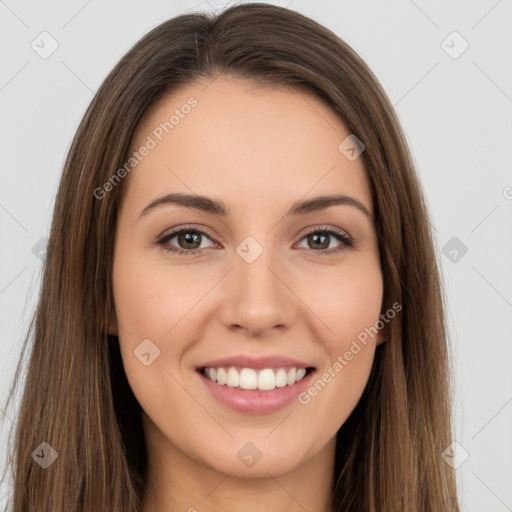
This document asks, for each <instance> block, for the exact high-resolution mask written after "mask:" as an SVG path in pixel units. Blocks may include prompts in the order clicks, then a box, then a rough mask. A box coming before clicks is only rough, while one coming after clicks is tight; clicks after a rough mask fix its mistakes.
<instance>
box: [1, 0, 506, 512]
mask: <svg viewBox="0 0 512 512" xmlns="http://www.w3.org/2000/svg"><path fill="white" fill-rule="evenodd" d="M271 3H275V4H277V5H282V6H288V7H290V8H291V9H294V10H296V11H298V12H301V13H303V14H305V15H308V16H310V17H312V18H313V19H315V20H317V21H319V22H320V23H322V24H323V25H325V26H327V27H328V28H330V29H331V30H333V31H334V32H335V33H336V34H338V35H339V36H340V37H341V38H342V39H344V40H345V41H346V42H347V43H348V44H349V45H351V46H352V47H353V48H354V49H355V50H356V51H357V52H358V53H359V55H360V56H361V57H362V58H363V59H364V60H365V61H366V62H367V63H368V65H369V66H370V68H371V69H372V70H373V71H374V73H375V74H376V76H377V77H378V79H379V80H380V82H381V83H382V85H383V86H384V89H385V90H386V91H387V93H388V95H389V97H390V98H391V101H392V103H393V104H394V106H395V108H396V110H397V113H398V115H399V117H400V120H401V122H402V125H403V128H404V130H405V132H406V134H407V138H408V141H409V143H410V146H411V150H412V153H413V156H414V158H415V162H416V164H417V166H418V169H419V172H420V176H421V180H422V183H423V186H424V190H425V194H426V198H427V201H428V205H429V208H430V211H431V215H432V219H433V222H434V226H435V236H436V245H437V249H438V254H439V262H440V265H441V270H442V272H443V277H444V282H445V286H446V293H447V296H448V310H447V313H448V322H449V329H450V338H451V346H452V353H453V358H454V401H455V410H454V423H455V428H456V432H455V439H456V440H457V442H458V443H459V445H460V446H458V447H457V449H456V457H455V461H456V462H455V463H456V464H457V465H458V468H457V473H458V475H459V485H460V488H461V495H462V497H463V500H464V503H463V510H466V511H471V512H476V511H485V512H502V511H507V510H509V511H510V510H512V485H511V483H512V436H511V432H512V428H511V427H512V372H511V368H512V366H511V363H512V344H511V334H510V333H511V332H512V329H511V328H512V321H511V320H512V314H511V313H512V278H511V277H512V276H511V274H512V269H511V264H510V263H511V262H512V258H511V255H512V237H511V233H512V229H511V228H512V226H511V224H512V215H511V210H512V175H511V174H512V173H511V161H512V149H511V148H512V122H511V119H512V116H511V113H512V65H511V64H512V59H511V56H512V30H511V28H512V27H511V22H512V4H511V2H510V0H500V1H495V0H492V1H487V0H485V1H483V0H482V1H464V2H462V1H451V2H446V1H430V2H427V1H425V0H423V1H420V0H417V1H412V0H401V1H398V0H394V1H388V2H377V1H375V2H370V1H341V2H334V1H318V0H317V1H315V2H314V3H313V2H306V1H303V0H292V1H291V2H290V1H289V0H286V2H271ZM223 6H224V4H223V3H220V2H214V1H212V0H209V1H208V2H206V1H203V2H173V1H142V0H138V1H136V0H131V1H123V2H120V1H110V2H107V1H103V2H99V1H98V0H89V1H87V0H80V1H66V2H64V1H60V2H55V1H54V2H49V1H47V2H44V3H43V2H36V1H15V0H6V1H2V0H0V37H1V44H0V51H1V58H0V59H1V60H0V61H1V63H2V66H1V69H0V108H1V116H2V122H1V124H0V131H1V136H0V145H1V146H0V159H1V166H0V172H1V177H0V179H1V181H0V183H1V187H0V244H1V253H0V256H1V264H0V325H1V328H2V331H1V338H0V399H1V400H2V405H3V403H4V400H5V398H6V396H7V390H8V385H9V383H10V381H11V378H12V376H13V371H14V367H15V363H16V361H17V357H18V355H19V349H20V347H21V341H22V338H23V335H24V334H25V331H26V328H27V326H28V320H29V318H30V315H31V313H32V311H33V308H34V306H35V300H36V298H37V294H38V290H39V284H40V269H41V260H40V258H41V257H42V256H43V255H44V240H43V241H42V242H41V239H44V237H45V236H46V235H47V234H48V232H49V227H50V218H51V212H52V208H53V202H54V199H55V193H56V187H57V184H58V181H59V177H60V173H61V170H62V166H63V162H64V158H65V155H66V152H67V150H68V148H69V145H70V142H71V139H72V136H73V134H74V132H75V130H76V128H77V125H78V122H79V120H80V119H81V117H82V115H83V113H84V110H85V108H86V106H87V105H88V103H89V102H90V100H91V99H92V96H93V92H94V91H95V90H96V89H97V88H98V86H99V85H100V83H101V82H102V80H103V79H104V78H105V76H106V75H107V73H108V72H109V71H110V69H111V68H112V67H113V66H114V64H115V63H116V62H117V61H118V59H119V58H120V57H121V56H122V55H123V54H124V53H125V52H126V51H127V50H128V49H129V47H130V46H131V45H132V44H133V43H134V42H135V41H137V40H138V39H139V38H140V37H142V36H143V35H144V34H145V33H146V32H147V31H148V30H149V29H151V28H153V27H154V26H156V25H157V24H159V23H161V22H163V21H164V20H166V19H168V18H170V17H173V16H175V15H177V14H180V13H183V12H185V11H190V10H213V9H219V8H222V7H223ZM43 31H47V32H48V33H49V34H51V37H52V38H53V39H55V40H56V41H57V43H58V48H57V49H56V51H55V52H54V53H53V54H52V55H50V56H49V57H48V58H45V59H43V58H41V56H40V55H39V54H38V53H36V51H34V50H33V49H32V47H31V44H32V42H33V41H35V43H34V45H36V44H39V46H40V47H42V45H43V43H41V37H47V39H46V40H45V44H44V47H45V48H46V49H49V48H51V46H50V43H51V41H50V39H48V36H40V34H41V32H43ZM454 31H456V32H458V33H459V34H460V36H461V37H462V38H463V39H461V38H459V36H457V35H455V36H454V35H451V34H452V33H453V32H454ZM447 38H448V39H447ZM464 40H465V41H467V43H468V44H469V47H468V48H467V50H466V51H464V52H463V53H462V54H461V55H457V54H458V53H460V51H461V50H462V49H463V47H464V46H463V45H464ZM443 41H445V43H443ZM40 51H42V50H40ZM450 53H451V55H450ZM454 57H456V58H454ZM34 247H35V249H34ZM465 248H466V249H467V252H466V253H465V254H464V251H465V250H466V249H465ZM454 251H455V252H454ZM55 364H56V365H58V361H56V362H55ZM13 420H15V411H13V410H10V411H9V417H8V418H6V419H5V422H4V428H3V431H2V436H1V437H0V442H1V444H0V446H1V447H2V448H1V452H2V453H4V452H5V447H6V443H7V440H6V433H7V428H10V426H11V422H12V421H13ZM465 457H467V458H465ZM464 459H465V460H464ZM7 491H8V487H7V486H5V485H4V486H3V488H2V489H0V500H1V499H2V496H3V495H5V494H6V493H7ZM2 503H3V502H2V501H0V505H1V504H2ZM2 508H3V507H2Z"/></svg>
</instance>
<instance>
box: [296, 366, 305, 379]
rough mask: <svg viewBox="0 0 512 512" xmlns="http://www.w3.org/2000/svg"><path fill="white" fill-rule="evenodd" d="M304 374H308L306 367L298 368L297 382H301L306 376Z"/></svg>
mask: <svg viewBox="0 0 512 512" xmlns="http://www.w3.org/2000/svg"><path fill="white" fill-rule="evenodd" d="M304 375H306V369H305V368H299V369H298V370H297V375H296V376H295V382H299V380H302V379H303V378H304Z"/></svg>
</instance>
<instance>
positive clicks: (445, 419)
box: [7, 3, 459, 512]
mask: <svg viewBox="0 0 512 512" xmlns="http://www.w3.org/2000/svg"><path fill="white" fill-rule="evenodd" d="M218 75H229V76H233V77H237V78H241V79H246V80H251V81H254V82H255V83H258V84H263V85H267V86H276V87H289V88H293V89H297V90H301V91H307V92H310V93H313V94H314V95H315V96H316V97H317V98H320V99H321V100H323V101H324V102H326V103H327V104H328V105H329V106H330V107H331V108H332V110H333V111H335V112H336V113H337V114H338V115H339V117H340V119H341V120H342V121H343V122H344V123H345V125H346V126H347V127H348V129H349V130H350V132H351V133H353V134H355V135H356V136H357V137H358V138H359V139H360V140H361V141H363V142H364V145H365V151H364V152H363V153H362V154H361V156H360V157H361V158H363V161H364V164H365V167H366V171H367V175H368V178H369V182H370V185H371V192H372V197H373V205H374V212H375V228H376V231H377V236H378V240H379V250H380V258H381V268H382V273H383V278H384V298H383V307H382V311H386V310H388V309H390V308H391V307H392V305H393V304H395V303H399V304H401V305H402V310H401V311H400V313H399V314H397V315H396V316H395V317H394V318H393V319H392V320H391V321H390V322H389V326H388V327H389V336H388V339H387V341H386V342H385V343H383V344H382V345H379V346H378V348H377V351H376V355H375V360H374V366H373V369H372V373H371V376H370V379H369V382H368V384H367V386H366V389H365V391H364V394H363V396H362V398H361V400H360V402H359V403H358V405H357V407H356V408H355V409H354V411H353V412H352V414H351V415H350V417H349V418H348V419H347V421H346V422H345V423H344V424H343V426H342V427H341V428H340V430H339V432H338V434H337V444H336V464H335V474H334V483H335V488H334V493H333V497H332V503H333V509H334V510H335V511H344V512H349V511H354V512H355V511H358V512H361V511H363V512H364V511H367V512H370V511H371V512H376V511H379V512H386V511H388V512H396V511H406V512H432V511H441V510H442V511H448V510H450V511H458V510H459V506H458V504H457V496H456V485H455V477H454V471H453V469H452V468H451V467H450V466H449V465H448V464H446V463H445V462H444V460H443V459H442V457H441V453H442V452H443V450H444V449H445V448H446V447H447V446H448V445H449V444H450V442H451V440H452V439H451V418H450V382H449V375H450V374H449V353H448V350H447V339H446V330H445V317H444V301H445V296H444V290H443V288H442V282H441V280H440V275H439V270H438V263H437V261H436V252H435V250H434V241H433V238H432V227H431V224H430V221H429V218H428V212H427V208H426V205H425V202H424V199H423V194H422V190H421V186H420V182H419V179H418V177H417V174H416V171H415V168H414V164H413V161H412V158H411V155H410V152H409V149H408V147H407V143H406V140H405V137H404V135H403V132H402V129H401V127H400V123H399V121H398V118H397V117H396V114H395V112H394V110H393V107H392V105H391V103H390V101H389V99H388V98H387V96H386V94H385V92H384V91H383V89H382V87H381V86H380V84H379V82H378V80H377V78H376V77H375V76H374V75H373V74H372V72H371V71H370V69H369V68H368V67H367V65H366V64H365V63H364V62H363V61H362V59H361V58H360V57H359V56H358V55H357V54H356V53H355V52H354V51H353V50H352V49H351V48H350V47H349V46H348V45H347V44H346V43H345V42H343V41H342V40H341V39H340V38H338V37H337V36H336V35H335V34H333V33H332V32H330V31H329V30H327V29H326V28H324V27H323V26H321V25H319V24H318V23H316V22H314V21H313V20H311V19H309V18H307V17H305V16H303V15H301V14H299V13H297V12H294V11H292V10H289V9H286V8H282V7H277V6H274V5H268V4H262V3H249V4H242V5H235V6H233V7H231V8H228V9H226V10H224V11H223V12H221V13H219V14H218V15H216V16H213V15H208V14H203V13H192V14H185V15H181V16H178V17H175V18H173V19H170V20H168V21H166V22H164V23H162V24H161V25H159V26H157V27H156V28H155V29H153V30H152V31H150V32H149V33H148V34H147V35H145V36H144V37H143V38H142V39H141V40H140V41H139V42H137V43H136V44H135V45H134V46H133V47H132V48H131V49H130V51H128V53H126V55H125V56H124V57H123V58H122V59H121V60H120V62H119V63H118V64H117V65H116V66H115V68H114V69H113V70H112V71H111V72H110V74H109V75H108V76H107V78H106V79H105V80H104V82H103V84H102V85H101V86H100V88H99V90H98V91H97V93H96V95H95V97H94V99H93V100H92V102H91V104H90V106H89V107H88V109H87V111H86V113H85V115H84V118H83V120H82V122H81V123H80V126H79V128H78V130H77V133H76V135H75V137H74V140H73V142H72V145H71V147H70V150H69V153H68V156H67V159H66V162H65V166H64V170H63V174H62V178H61V181H60V185H59V189H58V193H57V198H56V203H55V210H54V214H53V221H52V227H51V232H50V235H49V242H48V247H47V254H46V261H45V264H44V269H43V279H42V286H41V291H40V297H39V302H38V306H37V310H36V312H35V314H34V317H33V319H32V322H31V324H30V326H29V328H28V333H27V336H26V339H25V343H24V350H23V353H22V357H21V358H20V361H19V363H18V367H17V369H16V373H15V379H14V381H13V385H12V387H11V390H10V391H11V392H10V395H9V400H8V402H7V403H9V401H10V400H11V398H12V396H13V393H14V390H15V389H16V387H17V383H18V381H19V377H20V372H21V367H22V360H23V354H24V352H25V348H26V347H27V343H28V342H29V340H32V342H33V344H32V346H31V349H32V350H31V354H30V359H29V364H28V368H27V369H26V380H25V383H24V388H23V395H22V397H21V405H20V409H19V415H18V422H17V425H16V429H15V440H14V443H13V450H12V454H9V459H8V462H9V464H12V465H13V468H12V477H13V489H12V506H13V509H12V510H13V512H29V511H42V510H44V511H47V512H61V511H66V512H72V511H77V512H97V511H117V512H137V511H140V507H141V498H142V494H143V492H144V489H145V485H146V477H147V454H146V448H145V444H144V442H143V431H142V426H141V419H140V415H141V410H140V406H139V404H138V403H137V400H136V399H135V397H134V395H133V394H132V392H131V389H130V387H129V385H128V382H127V379H126V375H125V373H124V370H123V366H122V362H121V357H120V353H119V347H118V341H117V338H116V337H115V336H109V335H108V334H107V332H108V326H109V322H110V320H111V319H112V318H114V319H115V309H114V301H113V293H112V281H111V276H112V264H113V248H114V247H113V244H114V238H115V237H114V234H115V229H116V212H117V207H118V204H119V201H120V198H121V197H122V196H121V194H122V191H123V186H124V185H125V181H126V180H124V181H121V182H120V183H119V184H118V185H116V186H113V187H112V190H110V191H109V192H108V194H106V195H105V197H104V198H102V199H98V198H97V193H96V194H95V190H97V189H98V187H102V186H103V184H105V183H106V182H108V180H109V179H110V178H111V177H112V176H113V175H114V174H116V171H118V169H119V168H121V167H122V166H123V164H124V163H125V162H126V160H127V158H128V151H129V147H130V143H131V140H132V136H133V133H134V130H135V128H136V127H137V125H138V123H139V122H140V120H141V118H142V116H143V115H144V113H145V112H146V111H147V110H148V109H149V108H150V107H151V106H152V105H154V104H155V102H156V101H157V100H158V99H159V98H161V97H162V96H163V95H165V94H168V93H172V92H173V91H175V90H177V89H178V88H182V87H185V86H187V85H190V84H192V83H194V82H195V81H197V80H204V79H207V80H208V79H214V78H215V77H216V76H218ZM340 142H341V141H340ZM135 172H136V171H135ZM43 442H45V443H48V445H50V446H51V447H52V448H53V449H54V450H55V452H56V453H57V454H58V460H57V463H54V464H52V465H51V466H49V467H48V468H47V469H42V468H41V467H40V465H38V464H36V463H35V462H34V459H33V456H32V455H33V452H34V450H36V448H38V447H40V445H41V443H43ZM45 446H46V445H45Z"/></svg>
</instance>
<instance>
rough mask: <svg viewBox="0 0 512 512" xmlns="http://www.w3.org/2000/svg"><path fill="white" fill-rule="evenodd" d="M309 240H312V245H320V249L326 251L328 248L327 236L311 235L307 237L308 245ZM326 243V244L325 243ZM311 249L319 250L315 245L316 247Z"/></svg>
mask: <svg viewBox="0 0 512 512" xmlns="http://www.w3.org/2000/svg"><path fill="white" fill-rule="evenodd" d="M318 239H322V240H323V242H322V241H320V242H319V241H318ZM310 240H313V243H314V244H318V243H319V244H320V246H321V247H320V249H327V248H328V247H329V235H322V234H317V233H314V234H312V235H309V236H308V243H309V241H310ZM326 241H327V243H325V242H326ZM312 248H317V249H318V248H319V247H318V245H316V247H312Z"/></svg>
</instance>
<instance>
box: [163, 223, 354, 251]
mask: <svg viewBox="0 0 512 512" xmlns="http://www.w3.org/2000/svg"><path fill="white" fill-rule="evenodd" d="M182 233H199V234H200V235H202V236H206V237H207V238H209V239H210V240H211V239H212V237H211V236H210V235H209V234H208V233H206V232H205V231H203V230H201V229H198V228H194V227H192V226H190V227H187V226H185V227H184V228H180V229H178V230H176V231H172V232H171V233H168V234H166V235H164V236H162V237H160V238H159V239H158V240H157V241H156V245H158V246H160V247H161V248H162V249H163V250H164V251H167V252H171V253H174V254H176V255H183V256H198V255H200V254H202V253H203V251H204V250H205V249H206V250H208V249H211V247H207V248H203V249H176V248H170V247H169V246H167V245H166V244H167V243H168V242H169V240H172V239H173V238H174V237H175V236H176V235H180V234H182ZM316 233H321V234H327V235H330V236H333V237H334V238H336V239H337V240H338V241H339V242H341V243H340V245H339V246H338V247H335V248H333V249H323V250H318V251H316V250H314V249H308V251H310V252H312V253H313V255H314V256H320V257H323V256H331V255H333V254H338V253H340V252H342V251H346V250H348V249H352V248H354V246H355V245H356V243H357V241H356V240H354V239H353V238H351V237H350V236H348V235H347V234H345V233H344V232H343V231H341V230H338V229H335V228H319V227H317V228H315V229H312V230H310V231H308V232H307V233H304V235H303V236H302V238H301V239H300V240H303V239H304V238H306V237H307V236H308V235H312V234H316ZM315 253H316V254H315Z"/></svg>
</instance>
